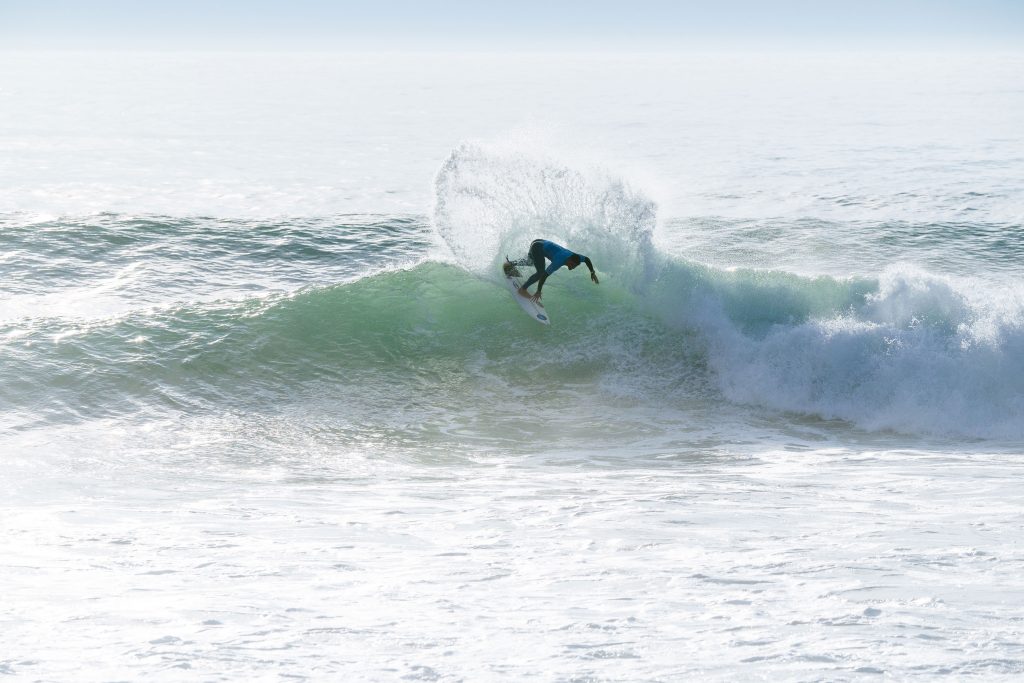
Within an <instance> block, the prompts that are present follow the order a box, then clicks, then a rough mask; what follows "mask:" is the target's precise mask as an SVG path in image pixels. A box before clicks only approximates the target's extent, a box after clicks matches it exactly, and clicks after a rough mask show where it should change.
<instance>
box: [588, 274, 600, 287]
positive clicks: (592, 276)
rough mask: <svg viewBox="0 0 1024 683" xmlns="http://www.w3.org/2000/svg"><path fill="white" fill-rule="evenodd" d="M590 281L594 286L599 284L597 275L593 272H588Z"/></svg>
mask: <svg viewBox="0 0 1024 683" xmlns="http://www.w3.org/2000/svg"><path fill="white" fill-rule="evenodd" d="M590 279H591V280H593V281H594V284H595V285H599V284H601V283H600V282H599V281H598V279H597V273H595V272H594V271H590Z"/></svg>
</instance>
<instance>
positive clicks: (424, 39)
mask: <svg viewBox="0 0 1024 683" xmlns="http://www.w3.org/2000/svg"><path fill="white" fill-rule="evenodd" d="M25 48H29V49H33V48H45V49H52V48H67V49H91V48H112V49H119V48H133V49H140V48H141V49H161V50H163V49H195V48H199V49H245V50H259V49H311V50H349V49H359V50H364V49H379V50H389V51H390V50H398V51H401V50H463V49H474V50H480V49H496V50H507V49H517V48H522V49H544V50H560V49H587V50H602V49H613V50H619V49H626V50H636V49H647V50H659V51H660V50H677V49H678V50H687V49H709V48H711V49H714V48H723V49H743V48H748V49H764V48H784V49H802V48H813V49H820V48H836V49H857V48H867V49H879V48H883V49H897V50H899V49H921V48H923V49H956V50H964V49H968V50H972V49H994V50H1007V49H1011V50H1022V49H1024V0H818V1H814V0H774V1H773V0H764V1H758V0H706V1H701V2H698V1H695V0H676V1H670V0H587V1H583V0H515V1H512V2H506V1H498V2H495V1H490V0H472V1H470V0H434V1H430V0H376V1H366V2H363V1H358V0H338V1H335V2H329V1H327V0H290V1H287V2H286V1H280V0H279V1H270V0H244V1H243V0H220V1H218V0H91V1H90V0H78V1H75V0H0V49H25Z"/></svg>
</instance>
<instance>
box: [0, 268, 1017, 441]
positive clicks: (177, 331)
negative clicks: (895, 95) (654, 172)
mask: <svg viewBox="0 0 1024 683" xmlns="http://www.w3.org/2000/svg"><path fill="white" fill-rule="evenodd" d="M654 259H655V260H656V261H658V262H657V263H656V264H655V265H653V266H652V268H651V273H650V277H649V279H645V281H644V282H642V283H639V282H616V281H614V280H608V279H606V280H602V285H601V287H600V288H597V287H593V286H591V285H590V284H589V282H588V281H586V279H585V278H573V279H570V278H567V277H562V278H561V279H560V280H559V281H557V282H556V281H554V280H553V281H552V284H551V286H550V287H549V289H548V290H547V291H548V294H547V298H548V299H549V302H548V307H549V310H550V311H551V314H552V317H553V319H554V324H553V325H552V327H551V328H543V327H542V326H539V325H536V324H535V323H533V322H532V321H530V320H529V319H528V318H527V317H526V316H523V315H522V314H521V312H520V311H519V310H518V308H517V307H516V306H515V304H514V303H513V302H512V301H511V299H510V298H509V297H508V294H507V292H505V291H504V289H502V288H500V287H497V286H495V285H494V284H493V283H491V282H488V281H487V280H485V279H482V278H478V277H475V276H472V275H471V274H468V273H466V272H465V271H464V270H462V269H461V268H458V267H456V266H453V265H450V264H442V263H436V262H427V263H423V264H420V265H419V266H416V267H414V268H411V269H408V270H392V271H385V272H381V273H378V274H376V275H373V276H371V277H366V278H363V279H361V280H359V281H356V282H352V283H348V284H342V285H334V286H328V287H320V288H308V289H306V290H303V291H300V292H298V293H295V294H292V295H273V296H268V297H262V298H258V299H253V300H249V301H244V302H221V303H212V304H195V305H189V306H183V307H179V308H176V309H171V310H166V311H163V312H149V313H145V314H143V313H136V314H132V315H129V316H126V317H123V318H120V319H117V320H109V321H104V322H91V323H85V324H81V325H78V326H72V327H70V328H69V327H68V325H67V323H66V322H62V321H58V320H52V321H49V322H41V323H39V324H38V325H37V326H36V327H35V328H34V329H33V330H32V331H31V332H28V333H24V334H15V333H14V331H12V330H8V331H7V336H6V338H5V344H4V346H5V348H6V354H5V355H6V358H5V361H4V365H5V377H6V378H7V379H5V381H4V382H3V383H2V384H0V402H2V403H3V404H4V405H5V406H7V407H9V408H11V407H13V408H18V409H21V410H23V411H26V412H31V413H32V414H34V415H36V416H37V417H38V418H39V419H46V420H53V419H62V418H63V419H67V418H75V417H96V416H107V415H114V414H119V413H124V412H130V411H132V410H140V409H152V408H160V407H163V408H174V409H180V410H197V409H203V408H206V407H211V406H215V407H220V408H223V407H225V406H227V407H231V408H237V409H244V410H271V411H272V410H274V409H275V406H281V405H286V404H291V403H295V402H297V401H303V400H309V399H311V398H314V397H315V398H318V399H328V400H332V401H335V402H337V403H338V404H339V405H343V406H344V410H345V411H346V412H347V413H348V414H350V415H351V414H354V413H360V414H368V413H370V412H373V411H401V410H402V409H403V406H404V407H405V408H409V407H410V406H420V407H421V408H423V407H425V406H434V408H431V409H432V410H433V409H442V408H443V409H444V410H451V411H459V410H463V409H468V407H470V406H473V405H477V406H479V405H481V404H484V403H487V402H493V401H502V400H507V397H515V400H516V401H526V400H529V397H531V396H537V395H549V396H560V397H561V399H560V400H563V401H564V406H563V408H564V409H565V410H572V409H573V405H574V404H573V400H572V399H571V398H569V399H568V400H566V398H567V397H571V396H574V395H585V396H588V397H589V398H590V399H593V400H597V399H600V400H603V401H606V402H608V403H616V402H621V401H630V402H633V403H636V402H639V403H644V404H648V405H650V406H652V407H671V406H673V405H679V404H682V403H686V402H688V401H693V400H694V399H695V398H697V399H699V400H702V401H710V402H713V401H721V400H727V401H730V402H733V403H741V404H749V405H755V406H762V407H767V408H771V409H775V410H782V411H792V412H797V413H804V414H810V415H817V416H822V417H827V418H840V419H844V420H848V421H850V422H853V423H855V424H857V425H859V426H861V427H864V428H867V429H873V430H878V429H888V430H895V431H899V432H905V433H907V432H909V433H930V434H947V435H956V436H968V437H982V438H1006V439H1019V438H1021V437H1022V426H1021V425H1022V424H1024V325H1022V320H1024V316H1022V311H1024V293H1021V292H1012V293H1005V292H1000V293H997V292H992V291H990V290H986V289H983V288H980V287H973V288H972V287H970V284H971V283H964V282H956V281H951V280H948V279H945V278H941V277H938V276H935V275H930V274H927V273H924V272H921V271H918V270H915V269H913V268H909V267H905V268H894V269H891V270H889V271H886V272H885V273H882V274H881V275H880V276H879V277H877V278H865V279H851V280H840V279H835V278H828V277H821V278H804V277H798V276H795V275H792V274H787V273H771V272H760V271H735V272H730V271H723V270H719V269H714V268H709V267H706V266H701V265H699V264H694V263H689V262H685V261H680V260H677V259H672V258H669V257H666V256H663V255H657V254H656V255H655V256H654ZM499 388H500V390H499ZM567 392H568V393H567ZM600 397H603V398H600Z"/></svg>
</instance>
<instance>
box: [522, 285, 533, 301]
mask: <svg viewBox="0 0 1024 683" xmlns="http://www.w3.org/2000/svg"><path fill="white" fill-rule="evenodd" d="M519 296H525V297H526V298H527V299H532V298H533V295H532V294H530V290H528V289H527V288H526V287H520V288H519Z"/></svg>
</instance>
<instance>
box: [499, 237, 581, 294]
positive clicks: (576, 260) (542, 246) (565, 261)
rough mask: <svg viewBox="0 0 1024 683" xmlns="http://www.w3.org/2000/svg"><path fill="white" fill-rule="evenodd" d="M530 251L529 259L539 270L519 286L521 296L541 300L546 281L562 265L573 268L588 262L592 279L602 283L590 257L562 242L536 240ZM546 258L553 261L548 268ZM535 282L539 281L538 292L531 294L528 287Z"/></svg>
mask: <svg viewBox="0 0 1024 683" xmlns="http://www.w3.org/2000/svg"><path fill="white" fill-rule="evenodd" d="M529 253H530V256H529V259H528V261H530V262H532V263H533V267H534V268H536V269H537V272H536V273H534V274H533V275H531V276H530V279H528V280H527V281H526V282H525V283H523V286H522V287H520V288H519V294H520V296H525V297H528V298H530V299H531V300H533V301H539V300H540V292H541V290H542V289H543V288H544V282H545V281H546V280H547V279H548V277H549V276H550V275H551V274H552V273H554V272H555V271H556V270H558V269H559V268H561V267H562V266H565V267H566V268H568V269H569V270H572V269H573V268H575V267H576V266H578V265H579V264H581V263H585V264H587V268H589V269H590V279H591V280H593V281H594V284H595V285H596V284H600V283H599V282H598V280H597V273H595V272H594V264H592V263H591V262H590V259H589V258H587V257H586V256H584V255H582V254H577V253H575V252H572V251H569V250H568V249H566V248H565V247H563V246H562V245H560V244H555V243H554V242H552V241H550V240H534V241H533V242H531V243H530V252H529ZM545 258H546V259H547V260H548V261H551V264H550V265H549V266H548V267H547V268H545V267H544V259H545ZM534 282H536V283H537V293H536V294H530V292H529V291H528V290H527V289H526V288H527V287H529V286H530V285H532V284H533V283H534Z"/></svg>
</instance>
